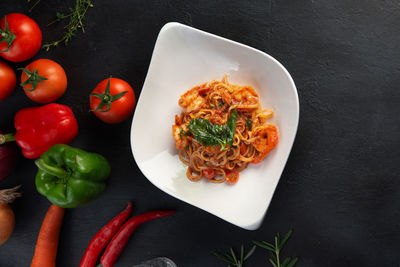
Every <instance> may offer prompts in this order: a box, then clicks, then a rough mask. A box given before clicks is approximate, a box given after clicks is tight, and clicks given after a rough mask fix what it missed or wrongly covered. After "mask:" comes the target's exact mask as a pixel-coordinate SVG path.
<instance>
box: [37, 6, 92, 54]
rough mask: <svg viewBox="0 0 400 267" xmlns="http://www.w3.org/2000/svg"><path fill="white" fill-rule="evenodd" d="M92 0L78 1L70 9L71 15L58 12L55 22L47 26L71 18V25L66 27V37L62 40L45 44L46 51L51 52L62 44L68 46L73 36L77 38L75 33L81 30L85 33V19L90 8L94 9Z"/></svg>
mask: <svg viewBox="0 0 400 267" xmlns="http://www.w3.org/2000/svg"><path fill="white" fill-rule="evenodd" d="M93 6H94V5H93V3H92V0H76V2H75V6H74V7H73V8H70V9H69V11H70V13H69V14H64V13H60V12H57V13H56V17H57V19H55V20H54V21H52V22H50V23H49V24H47V26H50V25H51V24H53V23H56V22H59V21H61V20H63V19H66V18H69V23H68V24H67V25H66V26H65V27H64V29H65V31H64V35H63V37H62V38H61V39H59V40H57V41H53V42H49V43H45V44H44V45H43V46H42V48H43V49H45V50H46V51H49V50H50V48H52V47H56V46H58V45H59V44H61V43H64V44H65V45H67V44H68V42H69V41H70V40H71V39H72V37H73V36H75V34H76V33H75V32H76V31H77V30H78V29H81V30H82V32H83V33H84V32H85V27H84V25H83V19H84V18H85V15H86V12H87V11H88V9H89V7H93Z"/></svg>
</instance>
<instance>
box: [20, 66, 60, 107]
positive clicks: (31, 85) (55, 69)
mask: <svg viewBox="0 0 400 267" xmlns="http://www.w3.org/2000/svg"><path fill="white" fill-rule="evenodd" d="M21 85H22V87H23V88H24V91H25V94H26V95H27V96H28V97H29V98H30V99H31V100H33V101H35V102H38V103H41V104H44V103H50V102H53V101H55V100H57V99H58V98H60V97H61V96H62V95H63V94H64V92H65V90H66V89H67V75H66V74H65V71H64V69H63V67H61V66H60V65H59V64H58V63H57V62H54V61H53V60H50V59H38V60H35V61H33V62H32V63H31V64H29V65H28V66H26V68H25V69H22V74H21Z"/></svg>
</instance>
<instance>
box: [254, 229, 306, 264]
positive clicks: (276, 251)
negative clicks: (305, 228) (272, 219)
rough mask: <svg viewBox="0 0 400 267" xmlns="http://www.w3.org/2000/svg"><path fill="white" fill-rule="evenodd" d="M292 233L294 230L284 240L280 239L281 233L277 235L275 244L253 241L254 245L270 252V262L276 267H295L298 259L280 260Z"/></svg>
mask: <svg viewBox="0 0 400 267" xmlns="http://www.w3.org/2000/svg"><path fill="white" fill-rule="evenodd" d="M292 233H293V230H290V231H289V232H288V233H287V234H286V235H285V236H284V237H283V238H282V239H281V238H280V235H279V233H277V234H276V236H275V238H274V243H273V244H271V243H268V242H266V241H261V242H260V241H253V244H255V245H257V246H259V247H261V248H264V249H266V250H268V251H269V252H270V257H269V259H268V260H269V262H270V263H271V264H272V265H273V266H274V267H293V266H295V265H296V263H297V261H298V260H299V259H298V258H297V257H296V258H293V259H292V258H291V257H287V258H285V259H284V260H283V261H281V259H280V256H281V251H282V249H283V247H284V246H285V245H286V243H287V241H288V240H289V238H290V237H291V235H292Z"/></svg>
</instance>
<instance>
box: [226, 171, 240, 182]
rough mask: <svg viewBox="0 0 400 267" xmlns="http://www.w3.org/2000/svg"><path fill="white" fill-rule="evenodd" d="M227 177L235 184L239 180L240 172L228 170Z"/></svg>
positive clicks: (227, 179) (228, 180)
mask: <svg viewBox="0 0 400 267" xmlns="http://www.w3.org/2000/svg"><path fill="white" fill-rule="evenodd" d="M225 177H226V181H227V182H228V183H230V184H234V183H236V182H237V181H238V180H239V172H238V171H235V170H232V171H226V173H225Z"/></svg>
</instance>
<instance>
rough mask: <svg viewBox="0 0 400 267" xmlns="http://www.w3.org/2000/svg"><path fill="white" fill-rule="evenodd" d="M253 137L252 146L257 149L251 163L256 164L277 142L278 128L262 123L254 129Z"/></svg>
mask: <svg viewBox="0 0 400 267" xmlns="http://www.w3.org/2000/svg"><path fill="white" fill-rule="evenodd" d="M253 137H256V140H255V141H254V142H253V146H254V148H255V149H256V150H257V151H258V156H257V157H256V158H254V160H253V161H252V163H254V164H257V163H259V162H261V161H262V160H263V159H264V158H265V157H266V156H267V155H268V153H269V152H270V151H271V150H272V149H273V148H274V147H275V146H276V144H277V143H278V129H277V128H276V126H275V125H270V124H268V125H263V126H260V127H258V128H257V129H255V130H254V132H253Z"/></svg>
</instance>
